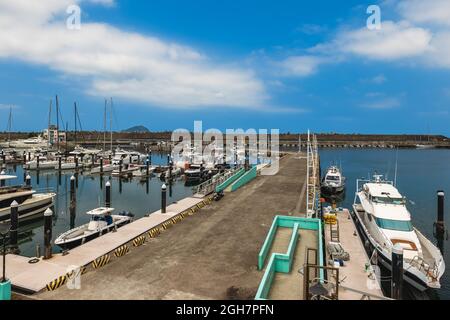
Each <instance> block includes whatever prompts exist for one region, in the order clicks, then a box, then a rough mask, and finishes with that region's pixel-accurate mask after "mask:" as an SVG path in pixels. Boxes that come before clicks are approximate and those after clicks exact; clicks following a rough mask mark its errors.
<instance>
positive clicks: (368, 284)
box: [324, 209, 386, 300]
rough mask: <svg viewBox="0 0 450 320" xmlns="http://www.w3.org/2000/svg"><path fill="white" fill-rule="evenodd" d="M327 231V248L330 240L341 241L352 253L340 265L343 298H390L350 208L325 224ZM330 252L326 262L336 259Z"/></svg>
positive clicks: (341, 294)
mask: <svg viewBox="0 0 450 320" xmlns="http://www.w3.org/2000/svg"><path fill="white" fill-rule="evenodd" d="M324 231H325V247H326V249H327V247H328V244H329V243H330V242H338V243H340V244H341V245H342V248H343V249H344V250H345V252H347V253H348V254H349V256H350V260H349V261H344V266H342V267H339V283H340V284H339V300H361V299H374V300H377V299H386V298H385V297H384V295H383V292H382V291H381V289H380V286H379V283H378V280H377V279H376V276H375V274H374V272H373V270H372V268H371V263H370V258H369V257H368V256H367V253H366V251H365V249H364V245H363V243H362V241H361V238H360V237H359V234H358V232H357V230H356V226H355V224H354V222H353V219H352V218H351V215H350V212H349V211H348V209H341V210H338V211H337V219H336V224H334V225H333V224H325V225H324ZM326 251H327V253H326V254H327V256H326V261H330V260H332V257H331V255H330V254H329V252H328V250H326ZM329 277H331V273H329ZM329 280H330V281H331V279H329Z"/></svg>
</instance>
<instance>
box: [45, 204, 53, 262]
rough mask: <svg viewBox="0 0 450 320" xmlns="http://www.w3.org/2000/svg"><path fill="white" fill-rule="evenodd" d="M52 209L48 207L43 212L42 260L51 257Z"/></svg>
mask: <svg viewBox="0 0 450 320" xmlns="http://www.w3.org/2000/svg"><path fill="white" fill-rule="evenodd" d="M52 227H53V211H52V209H50V208H48V209H47V210H46V211H45V212H44V260H48V259H51V257H52Z"/></svg>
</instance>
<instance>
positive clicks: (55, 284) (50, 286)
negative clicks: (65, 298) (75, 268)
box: [47, 276, 67, 291]
mask: <svg viewBox="0 0 450 320" xmlns="http://www.w3.org/2000/svg"><path fill="white" fill-rule="evenodd" d="M66 281H67V276H61V277H59V278H58V279H56V280H53V281H52V282H50V283H49V284H47V291H55V290H56V289H58V288H60V287H61V286H63V285H64V284H65V283H66Z"/></svg>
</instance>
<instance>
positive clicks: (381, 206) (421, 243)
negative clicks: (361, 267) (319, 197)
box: [352, 175, 445, 291]
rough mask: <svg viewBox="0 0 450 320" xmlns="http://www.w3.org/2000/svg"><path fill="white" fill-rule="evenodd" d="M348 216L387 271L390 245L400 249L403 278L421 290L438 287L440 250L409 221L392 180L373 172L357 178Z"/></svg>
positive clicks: (442, 264) (441, 271) (442, 267)
mask: <svg viewBox="0 0 450 320" xmlns="http://www.w3.org/2000/svg"><path fill="white" fill-rule="evenodd" d="M356 190H357V192H356V195H355V201H354V205H353V213H352V216H353V218H354V220H355V222H356V225H357V226H358V229H359V231H360V233H361V235H362V238H363V240H364V242H365V247H366V249H367V250H368V253H369V255H372V256H374V255H375V256H376V257H377V260H378V262H379V263H380V264H381V265H383V266H384V267H386V268H387V269H388V270H389V271H391V270H392V268H391V260H392V249H393V248H394V246H397V247H400V248H402V249H403V269H404V279H405V281H406V282H407V283H408V284H410V285H411V286H413V287H414V288H416V289H418V290H420V291H424V290H426V289H428V288H434V289H438V288H440V286H441V285H440V279H441V277H442V275H443V274H444V271H445V262H444V258H443V257H442V254H441V252H440V250H439V249H438V248H437V247H436V246H435V245H434V244H433V243H432V242H431V241H430V240H428V239H427V238H426V237H425V236H424V235H423V234H422V233H421V232H420V231H419V230H418V229H416V228H414V226H413V224H412V222H411V214H410V212H409V211H408V209H407V207H406V203H407V201H406V198H405V197H403V196H402V195H401V194H400V193H399V191H398V190H397V188H396V187H395V185H394V183H393V182H392V181H385V180H383V176H381V175H375V176H374V178H373V180H357V189H356Z"/></svg>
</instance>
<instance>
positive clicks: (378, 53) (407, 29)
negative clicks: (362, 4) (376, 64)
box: [332, 21, 432, 60]
mask: <svg viewBox="0 0 450 320" xmlns="http://www.w3.org/2000/svg"><path fill="white" fill-rule="evenodd" d="M431 39H432V35H431V33H430V32H429V31H428V30H426V29H423V28H419V27H414V26H411V25H410V24H409V23H407V22H405V21H402V22H398V23H396V22H392V21H384V22H383V23H382V27H381V29H380V30H369V29H367V28H360V29H357V30H350V31H344V32H342V33H340V34H339V35H338V36H337V38H336V39H335V41H334V42H333V43H332V46H333V47H335V48H336V49H337V50H338V51H340V52H344V53H350V54H356V55H360V56H363V57H366V58H370V59H376V60H395V59H403V58H409V57H416V56H420V55H422V54H424V53H425V52H427V51H429V50H430V42H431Z"/></svg>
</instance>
